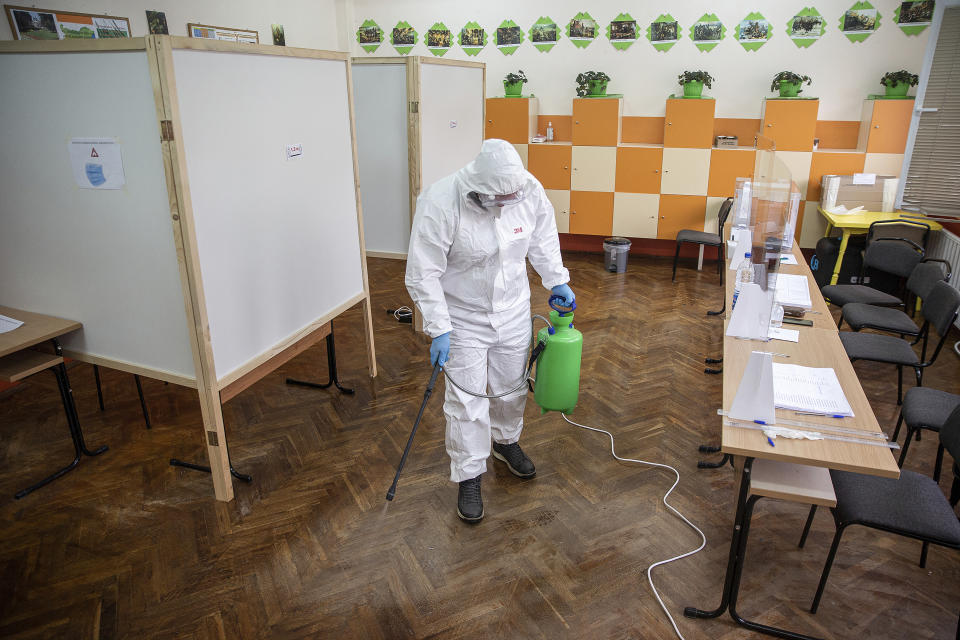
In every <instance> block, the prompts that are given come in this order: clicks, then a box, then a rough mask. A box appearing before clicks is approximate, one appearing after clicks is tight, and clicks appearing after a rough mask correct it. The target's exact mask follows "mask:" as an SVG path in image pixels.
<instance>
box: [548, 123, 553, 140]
mask: <svg viewBox="0 0 960 640" xmlns="http://www.w3.org/2000/svg"><path fill="white" fill-rule="evenodd" d="M547 142H553V123H552V122H548V123H547Z"/></svg>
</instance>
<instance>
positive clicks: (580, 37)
mask: <svg viewBox="0 0 960 640" xmlns="http://www.w3.org/2000/svg"><path fill="white" fill-rule="evenodd" d="M567 37H568V38H570V42H572V43H573V46H575V47H580V48H581V49H586V48H587V47H589V46H590V43H591V42H593V41H594V40H596V39H597V21H596V20H594V19H593V17H592V16H591V15H590V14H589V13H587V12H586V11H582V12H580V13H578V14H577V15H575V16H573V19H571V20H570V22H569V23H567Z"/></svg>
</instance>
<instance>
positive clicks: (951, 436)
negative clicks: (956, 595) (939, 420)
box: [934, 409, 960, 631]
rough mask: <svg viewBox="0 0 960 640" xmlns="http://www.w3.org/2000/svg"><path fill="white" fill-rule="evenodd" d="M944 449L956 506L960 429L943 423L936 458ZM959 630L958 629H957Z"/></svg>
mask: <svg viewBox="0 0 960 640" xmlns="http://www.w3.org/2000/svg"><path fill="white" fill-rule="evenodd" d="M956 413H957V409H954V411H953V413H952V414H950V416H951V417H950V419H949V420H948V422H950V424H952V425H956V420H955V418H956ZM944 449H946V450H947V451H949V452H950V455H951V456H953V484H952V485H951V487H950V500H949V502H950V506H951V507H954V508H956V506H957V503H958V502H960V458H958V457H957V454H958V453H960V429H956V428H950V427H949V426H947V425H946V423H944V428H942V429H940V450H939V451H938V452H937V460H938V461H941V462H942V461H943V450H944ZM939 473H940V471H939V469H938V470H937V474H938V475H937V476H935V477H934V480H936V481H937V482H939V481H940V476H939ZM958 631H960V629H958Z"/></svg>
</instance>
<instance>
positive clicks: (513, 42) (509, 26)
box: [497, 20, 523, 56]
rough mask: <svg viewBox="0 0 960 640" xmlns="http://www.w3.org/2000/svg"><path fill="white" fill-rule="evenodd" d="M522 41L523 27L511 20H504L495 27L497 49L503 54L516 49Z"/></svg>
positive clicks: (506, 54)
mask: <svg viewBox="0 0 960 640" xmlns="http://www.w3.org/2000/svg"><path fill="white" fill-rule="evenodd" d="M521 42H523V29H521V28H520V27H518V26H517V23H516V22H514V21H513V20H504V21H503V22H501V23H500V26H499V27H497V49H500V53H502V54H503V55H505V56H509V55H510V54H511V53H513V52H514V51H516V50H517V48H518V47H519V46H520V43H521Z"/></svg>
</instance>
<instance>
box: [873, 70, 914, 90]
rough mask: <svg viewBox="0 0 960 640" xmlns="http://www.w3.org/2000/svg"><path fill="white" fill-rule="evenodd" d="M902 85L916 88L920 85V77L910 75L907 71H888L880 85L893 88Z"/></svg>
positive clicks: (881, 79)
mask: <svg viewBox="0 0 960 640" xmlns="http://www.w3.org/2000/svg"><path fill="white" fill-rule="evenodd" d="M900 83H904V84H908V85H910V86H911V87H915V86H917V85H918V84H920V76H918V75H917V74H915V73H910V72H909V71H907V70H906V69H901V70H900V71H887V72H886V73H885V74H883V77H882V78H880V84H882V85H883V86H885V87H892V86H894V85H897V84H900Z"/></svg>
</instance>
